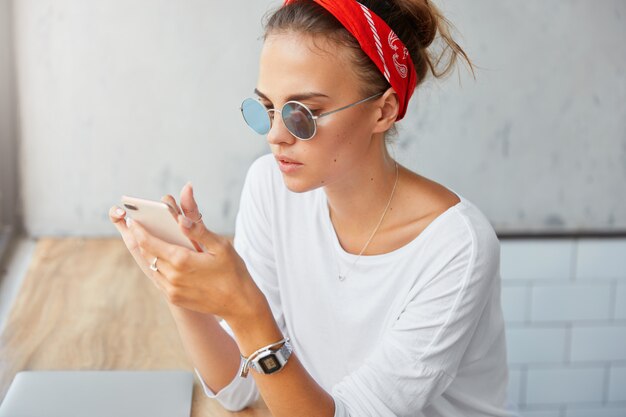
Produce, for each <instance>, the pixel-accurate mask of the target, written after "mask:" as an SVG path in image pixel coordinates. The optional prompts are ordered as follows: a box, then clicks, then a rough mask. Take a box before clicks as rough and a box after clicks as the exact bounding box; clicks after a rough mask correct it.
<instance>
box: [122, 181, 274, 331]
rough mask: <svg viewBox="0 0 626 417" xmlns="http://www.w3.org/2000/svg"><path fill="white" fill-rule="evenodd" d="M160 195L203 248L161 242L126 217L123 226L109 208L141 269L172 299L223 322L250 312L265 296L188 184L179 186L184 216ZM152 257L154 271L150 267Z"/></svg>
mask: <svg viewBox="0 0 626 417" xmlns="http://www.w3.org/2000/svg"><path fill="white" fill-rule="evenodd" d="M162 200H163V201H165V202H167V203H169V204H170V205H172V207H174V208H175V209H176V211H177V212H178V213H179V214H178V218H177V221H178V223H179V226H180V228H181V230H182V232H183V233H184V234H185V235H186V236H187V237H188V238H189V239H191V240H193V241H195V242H197V243H199V244H200V246H201V247H202V248H203V249H204V252H195V251H192V250H190V249H187V248H185V247H182V246H178V245H175V244H171V243H168V242H165V241H163V240H161V239H159V238H157V237H155V236H153V235H151V234H150V233H149V232H148V231H147V230H146V229H145V228H144V227H143V226H142V225H141V224H139V223H138V222H130V225H128V226H127V225H126V224H124V222H122V221H121V218H120V216H119V215H117V214H116V213H115V209H116V208H115V207H113V208H112V209H111V212H110V216H111V219H112V221H113V223H114V224H115V225H116V227H117V228H118V230H119V231H120V233H121V234H122V238H123V239H124V242H125V243H126V246H127V247H128V249H129V251H130V252H131V254H132V255H133V257H134V258H135V260H136V261H137V263H138V264H139V266H140V267H141V269H142V270H143V272H144V273H145V274H146V275H147V276H148V277H149V278H151V279H152V280H153V282H154V283H155V284H156V285H157V287H158V288H159V289H160V290H161V291H162V292H163V294H164V295H165V297H166V298H167V300H168V302H170V303H171V304H174V305H177V306H179V307H184V308H187V309H189V310H193V311H198V312H202V313H212V314H215V315H218V316H220V317H222V318H224V319H226V320H227V321H229V319H237V318H242V319H244V320H245V318H244V317H246V316H247V315H250V316H253V315H254V314H255V309H256V308H257V306H260V304H259V303H263V304H264V303H265V298H264V296H263V295H262V293H261V291H260V290H259V289H258V287H257V286H256V285H255V284H254V281H253V280H252V278H251V277H250V275H249V273H248V270H247V268H246V266H245V263H244V262H243V260H242V259H241V257H240V256H239V254H237V252H236V251H235V249H234V248H233V247H232V245H231V244H230V242H229V241H228V239H226V238H225V237H222V236H220V235H217V234H215V233H213V232H211V231H210V230H208V229H207V228H206V227H205V226H204V223H203V222H202V220H201V215H200V213H199V211H198V206H197V204H196V202H195V199H194V198H193V190H192V188H191V185H190V184H187V185H185V187H183V189H182V191H181V206H182V211H183V212H184V213H185V214H186V215H187V216H184V215H182V214H180V212H181V210H180V208H179V207H178V205H177V204H176V201H175V200H174V198H173V197H172V196H171V195H167V196H164V197H163V198H162ZM192 216H193V217H192ZM189 217H191V219H190V218H189ZM194 219H195V220H196V222H194V221H193V220H194ZM155 257H156V258H157V265H156V266H157V269H158V271H153V270H151V269H150V268H149V265H150V263H151V262H152V261H153V260H154V258H155Z"/></svg>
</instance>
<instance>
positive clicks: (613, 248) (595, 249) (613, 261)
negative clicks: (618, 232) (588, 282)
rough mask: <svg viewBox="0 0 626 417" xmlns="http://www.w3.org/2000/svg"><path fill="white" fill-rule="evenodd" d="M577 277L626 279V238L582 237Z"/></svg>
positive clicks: (579, 246)
mask: <svg viewBox="0 0 626 417" xmlns="http://www.w3.org/2000/svg"><path fill="white" fill-rule="evenodd" d="M575 273H576V278H577V279H581V278H582V279H587V278H590V279H593V278H619V279H625V280H626V239H581V240H579V241H578V250H577V256H576V271H575Z"/></svg>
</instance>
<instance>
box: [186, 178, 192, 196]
mask: <svg viewBox="0 0 626 417" xmlns="http://www.w3.org/2000/svg"><path fill="white" fill-rule="evenodd" d="M187 185H189V189H190V190H191V193H192V194H193V185H191V181H188V182H187Z"/></svg>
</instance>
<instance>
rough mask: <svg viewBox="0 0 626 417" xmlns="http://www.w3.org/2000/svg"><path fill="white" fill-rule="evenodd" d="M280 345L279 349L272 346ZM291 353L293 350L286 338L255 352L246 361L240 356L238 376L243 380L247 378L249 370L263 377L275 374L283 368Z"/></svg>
mask: <svg viewBox="0 0 626 417" xmlns="http://www.w3.org/2000/svg"><path fill="white" fill-rule="evenodd" d="M283 342H284V343H283ZM280 343H283V345H282V346H281V347H280V348H274V346H276V345H278V344H280ZM291 352H293V348H292V346H291V343H289V339H288V338H287V339H284V340H282V341H280V342H278V343H274V344H273V345H269V346H266V347H264V348H262V349H259V350H257V351H256V352H254V353H253V354H252V355H250V357H249V358H247V359H246V358H245V357H243V356H242V357H241V358H242V366H241V368H242V369H241V372H240V375H241V376H242V377H244V378H245V377H247V376H248V369H249V368H252V369H254V370H255V371H257V372H258V373H260V374H264V375H269V374H273V373H276V372H278V371H280V370H281V369H283V368H284V367H285V364H286V363H287V360H288V359H289V357H290V356H291Z"/></svg>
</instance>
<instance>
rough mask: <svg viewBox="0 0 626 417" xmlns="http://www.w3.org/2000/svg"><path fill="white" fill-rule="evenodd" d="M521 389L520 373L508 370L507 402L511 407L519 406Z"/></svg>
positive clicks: (519, 371) (515, 370)
mask: <svg viewBox="0 0 626 417" xmlns="http://www.w3.org/2000/svg"><path fill="white" fill-rule="evenodd" d="M521 389H522V371H521V370H520V369H509V386H508V389H507V402H508V403H509V404H511V405H513V406H519V403H520V393H521V391H520V390H521Z"/></svg>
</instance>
